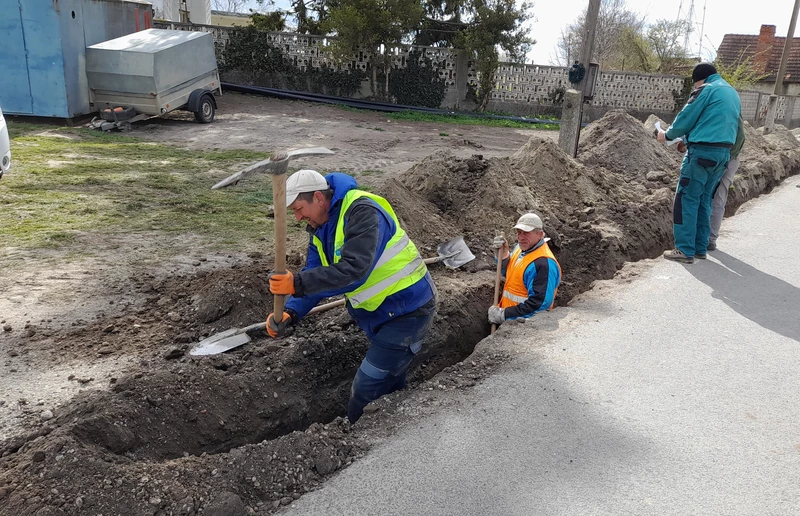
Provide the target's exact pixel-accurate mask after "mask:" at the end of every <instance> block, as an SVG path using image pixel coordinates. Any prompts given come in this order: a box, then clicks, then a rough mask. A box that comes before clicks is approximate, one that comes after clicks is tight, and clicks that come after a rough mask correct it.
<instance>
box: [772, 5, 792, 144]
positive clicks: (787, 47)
mask: <svg viewBox="0 0 800 516" xmlns="http://www.w3.org/2000/svg"><path fill="white" fill-rule="evenodd" d="M798 9H800V0H794V10H793V11H792V20H791V21H790V22H789V32H788V33H787V34H786V43H784V44H783V54H781V64H780V66H778V76H777V77H775V91H774V92H773V93H772V95H770V96H769V104H768V105H767V119H766V120H765V121H764V134H769V133H771V132H773V131H774V130H775V115H776V114H777V111H778V95H779V94H780V93H781V91H782V90H783V76H784V75H786V62H787V61H788V60H789V51H791V49H792V38H793V37H794V28H795V26H796V25H797V11H798Z"/></svg>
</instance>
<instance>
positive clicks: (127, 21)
mask: <svg viewBox="0 0 800 516" xmlns="http://www.w3.org/2000/svg"><path fill="white" fill-rule="evenodd" d="M0 13H2V15H1V16H0V41H1V42H2V44H1V45H0V74H2V76H1V77H0V85H2V86H0V108H2V110H3V112H4V113H6V114H17V115H34V116H47V117H58V118H72V117H75V116H78V115H84V114H89V113H91V112H92V111H93V109H92V108H91V106H89V88H88V85H87V80H86V69H85V51H86V47H87V46H89V45H94V44H96V43H102V42H103V41H107V40H109V39H114V38H118V37H120V36H125V35H127V34H131V33H133V32H136V31H137V30H143V29H146V28H148V27H149V26H150V21H151V19H152V18H151V16H152V6H151V5H150V4H149V3H146V2H137V1H135V0H134V1H127V0H126V1H123V0H0Z"/></svg>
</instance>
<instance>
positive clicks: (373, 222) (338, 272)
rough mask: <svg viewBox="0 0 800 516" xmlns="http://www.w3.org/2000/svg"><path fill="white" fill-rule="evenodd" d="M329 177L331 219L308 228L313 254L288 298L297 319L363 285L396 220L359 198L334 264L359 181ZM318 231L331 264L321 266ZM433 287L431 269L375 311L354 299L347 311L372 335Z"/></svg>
mask: <svg viewBox="0 0 800 516" xmlns="http://www.w3.org/2000/svg"><path fill="white" fill-rule="evenodd" d="M325 180H326V181H328V185H329V186H330V188H331V189H332V190H333V198H332V199H331V207H330V209H329V210H328V221H327V222H326V223H325V224H323V225H321V226H320V227H318V228H317V229H316V230H314V229H313V228H311V227H310V226H309V227H307V228H306V229H307V230H308V231H309V233H311V235H310V236H309V244H308V259H307V261H306V266H305V267H304V268H303V270H301V271H300V272H298V273H297V274H296V275H295V295H293V296H290V297H289V299H288V301H287V302H286V310H287V312H289V313H290V314H291V315H292V317H293V319H294V320H295V321H297V320H299V319H301V318H303V317H304V316H305V315H306V314H307V313H308V312H309V310H311V309H312V308H313V307H314V306H316V305H317V304H318V303H319V302H320V301H321V300H322V299H324V298H326V297H331V296H336V295H341V294H345V293H348V292H352V291H353V290H355V289H356V288H358V287H360V286H361V285H363V284H364V282H365V281H366V280H367V278H368V277H369V275H370V273H371V272H372V269H373V268H374V267H375V263H377V261H378V260H379V259H380V257H381V253H382V250H383V249H384V248H385V247H386V243H387V242H388V241H389V239H391V237H392V235H393V234H394V232H395V223H394V221H393V220H392V218H391V217H390V216H389V214H388V213H386V212H385V211H384V210H383V208H381V207H380V206H378V205H377V204H376V203H375V202H374V201H372V200H371V199H368V198H360V199H358V200H356V201H355V202H353V203H352V204H351V205H350V208H349V209H348V210H347V213H345V227H344V244H343V245H342V248H341V250H340V252H341V258H340V259H339V262H338V263H335V264H334V263H333V246H334V239H335V236H336V224H337V222H338V220H339V213H340V208H341V206H342V199H343V198H344V196H345V194H346V193H347V192H349V191H350V190H353V189H355V188H357V187H358V185H357V183H356V181H355V179H353V178H352V177H351V176H349V175H347V174H342V173H340V172H333V173H331V174H328V175H327V176H325ZM313 236H316V237H317V238H319V239H320V241H321V242H322V247H323V249H324V251H325V255H326V258H327V260H328V263H329V264H331V265H330V266H328V267H323V266H322V261H321V260H320V257H319V253H318V251H317V247H316V246H315V245H314V242H313ZM434 292H435V287H434V285H433V280H432V279H431V277H430V273H428V274H426V275H425V277H424V278H422V279H421V280H419V281H418V282H416V283H414V284H413V285H411V286H409V287H407V288H405V289H403V290H401V291H400V292H396V293H394V294H392V295H391V296H389V297H387V298H386V300H384V302H383V303H382V304H381V306H380V307H378V309H377V310H375V311H372V312H370V311H367V310H364V309H355V308H353V307H352V306H351V305H350V303H349V302H348V303H347V310H348V311H349V312H350V315H351V316H352V317H353V319H354V320H355V321H356V323H357V324H358V325H359V327H361V329H363V330H364V332H366V334H367V336H368V337H370V338H371V337H373V336H374V335H375V333H376V332H377V331H378V330H379V329H380V326H381V325H382V324H383V323H385V322H387V321H389V320H390V319H393V318H396V317H400V316H402V315H405V314H407V313H410V312H413V311H414V310H416V309H418V308H420V307H421V306H422V305H424V304H425V303H427V302H428V301H430V300H431V299H432V298H433V297H434V295H435V294H434Z"/></svg>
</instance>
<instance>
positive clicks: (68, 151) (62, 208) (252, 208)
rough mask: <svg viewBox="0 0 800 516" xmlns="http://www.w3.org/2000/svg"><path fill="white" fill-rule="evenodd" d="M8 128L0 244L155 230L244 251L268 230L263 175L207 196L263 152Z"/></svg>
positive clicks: (55, 244)
mask: <svg viewBox="0 0 800 516" xmlns="http://www.w3.org/2000/svg"><path fill="white" fill-rule="evenodd" d="M9 128H10V131H9V133H10V135H11V140H12V141H11V147H12V152H13V154H14V170H13V174H8V175H7V177H4V178H3V180H2V181H1V182H0V198H2V199H3V209H2V210H0V240H1V241H2V242H3V245H4V246H8V247H20V248H59V247H61V248H69V247H70V245H71V244H73V243H74V242H75V241H76V239H78V238H80V235H81V234H86V233H95V234H120V233H122V234H124V233H132V234H133V233H139V232H146V231H152V230H156V231H158V232H161V233H163V234H173V235H174V234H193V235H197V236H199V237H200V238H201V240H203V241H205V242H206V243H208V244H209V245H212V246H213V245H215V244H219V243H225V242H227V243H233V245H238V246H240V247H245V245H246V243H248V242H258V241H259V238H261V237H262V236H263V235H264V232H265V230H268V231H270V232H271V230H272V219H270V218H268V217H267V208H268V206H269V205H270V204H272V184H271V177H270V176H268V175H266V174H264V175H259V176H251V177H248V178H247V179H245V180H244V181H243V182H242V183H240V184H239V185H236V186H232V187H228V188H225V189H222V190H211V186H212V185H214V184H215V183H216V182H218V181H219V180H221V179H223V178H225V177H227V176H229V175H230V174H232V173H234V172H236V171H238V170H240V169H242V168H244V167H245V166H247V165H249V164H251V163H253V162H255V161H260V160H263V159H265V158H266V157H268V156H269V153H265V152H254V151H249V150H210V151H197V150H189V149H181V148H177V147H172V146H168V145H163V144H159V143H152V142H147V141H143V140H139V139H138V138H135V137H131V136H124V135H119V134H111V133H101V132H97V131H90V130H87V129H80V128H60V127H52V126H39V125H32V124H24V123H17V122H14V123H13V124H12V125H10V126H9ZM254 221H258V222H254ZM265 225H266V226H265ZM290 230H292V231H302V228H299V227H298V228H295V227H293V226H292V227H291V229H290Z"/></svg>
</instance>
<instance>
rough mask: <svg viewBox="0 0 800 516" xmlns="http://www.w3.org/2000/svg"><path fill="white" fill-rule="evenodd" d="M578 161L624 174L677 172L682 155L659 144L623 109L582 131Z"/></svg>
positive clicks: (610, 113) (611, 113) (612, 112)
mask: <svg viewBox="0 0 800 516" xmlns="http://www.w3.org/2000/svg"><path fill="white" fill-rule="evenodd" d="M578 159H579V161H580V162H581V163H583V164H584V165H586V166H587V167H602V168H605V169H608V170H614V171H617V172H620V173H622V174H625V175H634V176H640V177H645V176H646V175H647V174H648V173H649V172H654V171H657V172H669V173H674V172H675V171H676V169H679V168H680V163H681V160H682V159H683V155H682V154H680V153H678V152H676V151H674V150H672V149H671V148H667V147H665V146H664V145H663V144H661V143H658V142H657V141H656V140H655V139H654V138H653V134H652V132H651V131H648V130H647V129H646V128H645V125H644V124H642V123H641V122H640V121H639V120H637V119H635V118H633V117H632V116H630V115H629V114H627V113H625V111H622V110H615V111H609V112H608V113H606V115H605V116H604V117H603V118H601V119H600V120H598V121H596V122H594V123H592V124H590V125H589V126H587V127H586V129H585V130H583V131H582V132H581V139H580V144H579V146H578Z"/></svg>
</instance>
